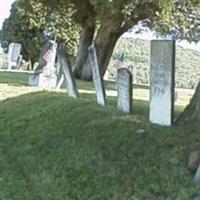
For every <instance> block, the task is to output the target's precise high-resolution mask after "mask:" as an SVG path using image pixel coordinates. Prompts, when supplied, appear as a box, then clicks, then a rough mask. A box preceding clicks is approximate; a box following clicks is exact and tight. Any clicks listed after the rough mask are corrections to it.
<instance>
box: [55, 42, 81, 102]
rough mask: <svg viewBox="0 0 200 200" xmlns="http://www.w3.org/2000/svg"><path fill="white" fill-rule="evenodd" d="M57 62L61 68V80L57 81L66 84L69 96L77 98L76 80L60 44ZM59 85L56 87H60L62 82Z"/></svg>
mask: <svg viewBox="0 0 200 200" xmlns="http://www.w3.org/2000/svg"><path fill="white" fill-rule="evenodd" d="M58 63H59V68H60V70H61V74H62V75H61V80H60V81H59V82H63V81H64V83H65V84H66V87H67V90H68V94H69V96H71V97H74V98H77V97H78V90H77V87H76V82H75V79H74V76H73V73H72V70H71V67H70V66H69V62H68V60H67V55H66V53H65V50H64V49H63V47H62V46H61V45H59V46H58ZM59 82H58V84H59V86H58V85H57V88H59V87H61V85H62V83H59Z"/></svg>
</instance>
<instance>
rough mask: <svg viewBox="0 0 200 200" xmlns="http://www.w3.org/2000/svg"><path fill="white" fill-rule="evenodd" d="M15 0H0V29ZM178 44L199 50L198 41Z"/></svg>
mask: <svg viewBox="0 0 200 200" xmlns="http://www.w3.org/2000/svg"><path fill="white" fill-rule="evenodd" d="M14 1H15V0H0V29H1V28H2V24H3V22H4V20H5V19H6V18H8V17H9V15H10V9H11V4H12V3H13V2H14ZM124 36H125V37H133V38H141V39H148V40H151V39H155V37H154V36H153V34H152V32H145V33H142V34H136V35H135V34H133V33H125V34H124ZM178 44H179V45H180V46H182V47H184V48H189V49H195V50H197V51H199V52H200V42H199V43H198V44H194V43H191V44H190V43H188V42H187V41H182V42H178Z"/></svg>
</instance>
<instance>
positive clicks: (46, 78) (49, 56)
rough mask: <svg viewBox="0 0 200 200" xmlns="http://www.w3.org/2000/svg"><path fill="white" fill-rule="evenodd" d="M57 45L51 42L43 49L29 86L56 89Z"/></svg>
mask: <svg viewBox="0 0 200 200" xmlns="http://www.w3.org/2000/svg"><path fill="white" fill-rule="evenodd" d="M56 49H57V44H56V42H55V41H53V40H49V41H48V42H47V44H45V46H44V47H43V49H42V51H41V54H40V57H39V61H38V66H37V68H36V69H35V72H34V74H33V75H31V76H30V77H29V85H31V86H38V87H41V88H55V87H56V82H57V77H56V74H55V58H56Z"/></svg>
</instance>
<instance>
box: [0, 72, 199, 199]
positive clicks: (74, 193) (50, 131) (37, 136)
mask: <svg viewBox="0 0 200 200" xmlns="http://www.w3.org/2000/svg"><path fill="white" fill-rule="evenodd" d="M27 77H28V74H22V73H1V74H0V87H1V88H2V90H3V92H4V93H3V94H2V95H4V94H5V95H8V92H9V98H7V99H5V100H1V101H0V108H1V109H0V199H1V200H8V199H10V200H23V199H24V200H51V199H52V200H107V199H109V200H116V199H120V200H136V199H137V200H143V199H148V200H156V199H158V200H161V199H163V200H164V199H165V200H167V199H170V200H171V199H177V200H178V199H180V200H190V199H191V200H192V199H193V198H192V196H193V194H194V193H195V192H196V191H197V188H196V187H195V185H194V183H193V180H192V176H191V174H190V173H189V171H188V169H187V164H186V163H187V158H188V154H189V153H190V152H191V151H193V150H195V149H199V142H200V138H199V123H195V122H194V123H191V124H188V125H184V126H180V127H175V126H174V127H170V128H169V127H168V128H166V127H160V126H156V125H153V124H150V123H149V122H148V102H147V101H141V100H135V101H134V112H133V114H132V115H125V114H123V113H121V112H118V111H117V110H116V98H115V97H111V96H109V97H108V104H109V105H108V106H107V107H101V106H98V105H97V104H96V101H95V94H92V93H90V94H89V93H86V92H83V93H81V95H80V98H79V99H73V98H70V97H68V96H67V95H66V93H64V91H62V90H59V91H55V90H51V91H44V90H40V91H37V90H35V89H34V88H30V87H28V86H26V85H27V81H26V79H27ZM78 84H80V83H78ZM80 85H81V87H82V89H85V91H86V90H89V91H90V90H91V89H92V88H93V86H92V84H91V83H86V85H85V84H84V83H83V82H81V84H80ZM2 86H5V87H2ZM79 88H80V86H79ZM22 90H24V91H22ZM31 90H32V92H31V93H30V91H31ZM20 92H21V94H20ZM22 93H23V95H22ZM11 96H12V97H11ZM182 109H183V107H178V108H177V107H176V112H177V113H179V112H180V110H182Z"/></svg>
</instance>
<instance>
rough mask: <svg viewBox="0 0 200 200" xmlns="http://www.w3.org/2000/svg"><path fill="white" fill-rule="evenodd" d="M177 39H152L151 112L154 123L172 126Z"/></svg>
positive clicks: (151, 119) (150, 116) (150, 115)
mask: <svg viewBox="0 0 200 200" xmlns="http://www.w3.org/2000/svg"><path fill="white" fill-rule="evenodd" d="M174 82H175V41H173V40H153V41H151V66H150V113H149V118H150V121H151V122H152V123H155V124H160V125H166V126H170V125H172V123H173V114H174V87H175V84H174Z"/></svg>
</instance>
